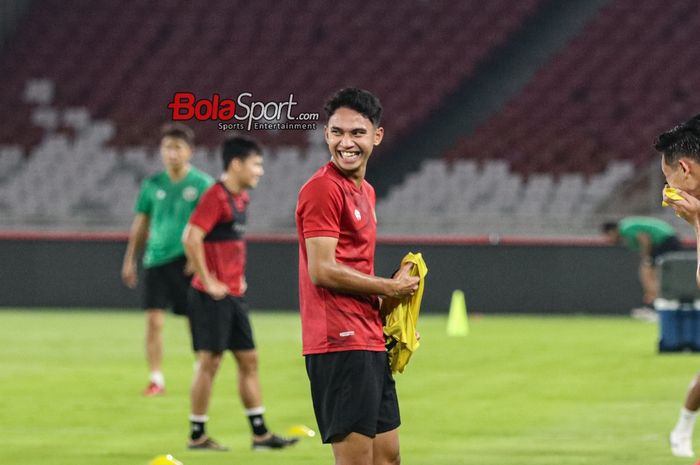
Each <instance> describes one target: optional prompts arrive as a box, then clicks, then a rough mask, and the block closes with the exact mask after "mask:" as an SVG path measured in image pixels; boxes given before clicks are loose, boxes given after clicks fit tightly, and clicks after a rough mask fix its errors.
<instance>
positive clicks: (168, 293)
mask: <svg viewBox="0 0 700 465" xmlns="http://www.w3.org/2000/svg"><path fill="white" fill-rule="evenodd" d="M186 264H187V259H186V258H185V257H178V258H176V259H175V260H173V261H172V262H168V263H165V264H163V265H158V266H153V267H151V268H146V269H145V276H144V289H143V308H144V309H149V308H163V309H165V308H171V307H172V309H173V313H175V314H176V315H187V313H188V312H187V289H189V287H190V280H191V279H192V277H191V276H188V275H186V274H185V265H186Z"/></svg>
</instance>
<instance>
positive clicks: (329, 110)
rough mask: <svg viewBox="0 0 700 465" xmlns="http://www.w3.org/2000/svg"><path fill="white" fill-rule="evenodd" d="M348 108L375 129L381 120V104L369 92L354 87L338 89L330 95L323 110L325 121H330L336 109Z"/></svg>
mask: <svg viewBox="0 0 700 465" xmlns="http://www.w3.org/2000/svg"><path fill="white" fill-rule="evenodd" d="M342 107H346V108H350V109H351V110H355V111H356V112H358V113H360V114H361V115H362V116H364V117H365V118H367V119H368V120H370V121H371V122H372V124H373V125H374V126H375V127H376V126H379V122H380V121H381V119H382V104H381V102H379V99H378V98H377V97H376V96H375V95H374V94H372V93H371V92H369V91H367V90H364V89H358V88H356V87H346V88H345V89H340V90H339V91H338V92H336V93H335V94H334V95H332V96H331V97H330V98H329V99H328V100H327V101H326V106H325V107H324V108H323V109H324V110H325V112H326V119H330V117H331V116H333V113H335V111H336V110H337V109H338V108H342Z"/></svg>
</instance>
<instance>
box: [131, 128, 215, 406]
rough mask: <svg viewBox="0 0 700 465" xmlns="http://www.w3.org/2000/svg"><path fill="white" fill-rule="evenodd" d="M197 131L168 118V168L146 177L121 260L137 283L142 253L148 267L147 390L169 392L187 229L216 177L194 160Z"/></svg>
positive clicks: (185, 282)
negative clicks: (171, 335)
mask: <svg viewBox="0 0 700 465" xmlns="http://www.w3.org/2000/svg"><path fill="white" fill-rule="evenodd" d="M193 148H194V133H193V131H192V130H191V129H190V128H189V127H187V126H185V125H183V124H177V123H174V124H169V125H167V126H165V127H164V128H163V130H162V132H161V139H160V156H161V159H162V161H163V165H164V166H165V170H164V171H162V172H160V173H157V174H155V175H153V176H151V177H149V178H147V179H146V180H144V181H143V183H142V185H141V191H140V192H139V195H138V198H137V200H136V207H135V211H136V216H135V217H134V220H133V223H132V225H131V231H130V233H129V241H128V244H127V247H126V254H125V255H124V262H123V265H122V273H121V274H122V281H123V282H124V284H125V285H126V286H127V287H129V288H132V289H133V288H135V287H136V284H137V280H138V278H137V276H138V275H137V264H136V263H137V257H139V256H140V255H141V252H142V251H143V249H144V244H145V246H146V251H145V254H144V256H143V266H144V268H145V273H144V274H145V276H144V281H145V282H144V291H143V308H144V309H145V310H146V360H147V362H148V369H149V370H150V382H149V384H148V387H147V388H146V390H145V391H144V395H146V396H153V395H158V394H163V393H164V392H165V378H164V376H163V373H162V371H161V364H162V361H163V337H162V332H163V324H164V322H165V309H166V308H168V307H172V309H173V312H174V313H175V314H176V315H185V314H186V313H187V289H188V288H189V282H190V275H191V272H190V271H188V270H187V260H186V258H185V251H184V249H183V247H182V232H183V230H184V229H185V225H186V224H187V220H188V219H189V217H190V214H191V213H192V210H194V207H195V206H196V205H197V202H198V201H199V197H200V196H201V194H202V193H203V192H204V191H205V190H206V189H207V188H208V187H209V186H210V185H211V184H212V183H213V182H214V181H213V179H212V178H211V176H209V175H208V174H206V173H204V172H202V171H199V170H198V169H196V168H195V167H193V166H192V165H191V164H190V159H191V158H192V150H193Z"/></svg>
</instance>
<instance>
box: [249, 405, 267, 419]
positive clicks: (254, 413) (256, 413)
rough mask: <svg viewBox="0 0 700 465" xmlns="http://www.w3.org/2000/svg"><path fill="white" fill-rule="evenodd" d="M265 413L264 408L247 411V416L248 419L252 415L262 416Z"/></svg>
mask: <svg viewBox="0 0 700 465" xmlns="http://www.w3.org/2000/svg"><path fill="white" fill-rule="evenodd" d="M263 413H265V407H262V406H260V407H253V408H247V409H245V414H246V416H247V417H249V416H251V415H262V414H263Z"/></svg>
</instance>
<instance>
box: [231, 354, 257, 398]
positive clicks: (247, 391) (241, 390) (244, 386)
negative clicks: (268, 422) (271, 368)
mask: <svg viewBox="0 0 700 465" xmlns="http://www.w3.org/2000/svg"><path fill="white" fill-rule="evenodd" d="M233 356H234V358H235V360H236V365H237V366H238V394H239V395H240V397H241V403H242V404H243V406H244V407H245V408H246V410H248V409H253V408H259V407H262V390H261V388H260V378H259V376H258V351H257V350H255V349H250V350H236V351H234V352H233Z"/></svg>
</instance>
